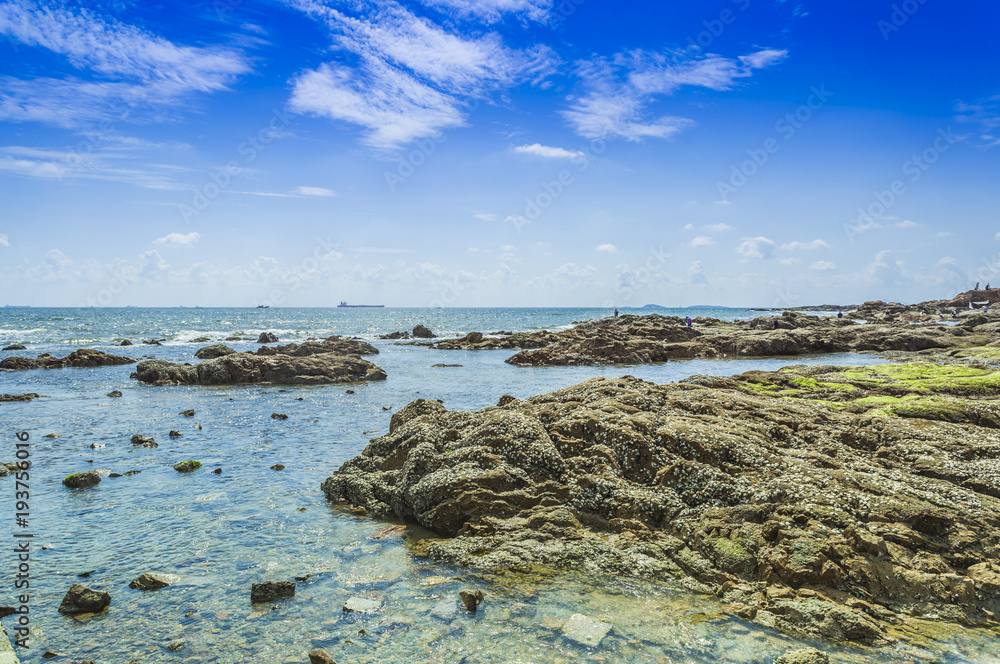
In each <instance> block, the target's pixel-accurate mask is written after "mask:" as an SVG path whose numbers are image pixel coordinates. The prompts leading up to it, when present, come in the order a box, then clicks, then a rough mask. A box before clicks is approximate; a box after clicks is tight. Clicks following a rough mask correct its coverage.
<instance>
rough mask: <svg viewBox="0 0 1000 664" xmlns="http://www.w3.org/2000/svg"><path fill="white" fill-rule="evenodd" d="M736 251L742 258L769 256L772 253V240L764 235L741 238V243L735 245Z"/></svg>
mask: <svg viewBox="0 0 1000 664" xmlns="http://www.w3.org/2000/svg"><path fill="white" fill-rule="evenodd" d="M736 253H738V254H739V255H741V256H743V258H770V257H771V256H772V254H773V253H774V241H773V240H769V239H767V238H766V237H747V238H743V243H742V244H740V246H738V247H736Z"/></svg>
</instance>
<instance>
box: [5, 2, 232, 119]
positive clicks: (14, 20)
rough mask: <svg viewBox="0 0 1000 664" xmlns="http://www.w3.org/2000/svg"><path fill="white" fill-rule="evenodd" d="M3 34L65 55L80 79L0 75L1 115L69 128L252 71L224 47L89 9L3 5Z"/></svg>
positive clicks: (221, 84) (215, 87) (173, 99)
mask: <svg viewBox="0 0 1000 664" xmlns="http://www.w3.org/2000/svg"><path fill="white" fill-rule="evenodd" d="M0 35H6V36H7V37H9V38H10V39H12V40H15V41H16V42H18V43H20V44H23V45H25V46H28V47H37V48H44V49H47V50H49V51H51V52H53V53H55V54H57V55H60V56H63V57H65V58H66V61H67V62H68V63H69V65H70V66H72V67H73V68H74V69H76V70H78V71H79V72H80V76H66V77H64V78H51V77H43V78H28V77H25V78H15V77H11V76H6V77H2V78H0V90H2V92H0V119H2V120H12V121H35V122H42V123H46V124H53V125H57V126H62V127H69V128H74V127H78V126H80V125H81V124H84V123H87V122H92V121H94V120H100V119H105V118H107V117H109V116H110V115H114V116H116V117H125V116H126V115H127V114H128V113H127V111H128V110H129V109H131V108H135V107H139V106H147V107H158V108H163V107H166V106H170V105H173V104H176V103H178V102H179V101H182V100H184V99H187V98H188V97H189V96H190V95H192V94H195V93H211V92H218V91H220V90H224V89H226V88H228V87H229V86H230V85H231V84H232V83H233V82H234V81H235V80H236V79H237V77H238V76H240V75H241V74H244V73H246V72H247V71H249V69H250V68H249V65H248V63H247V61H246V59H245V58H244V57H243V56H242V55H241V54H239V53H237V52H235V51H232V50H228V49H224V48H208V47H194V46H183V45H178V44H175V43H173V42H171V41H169V40H166V39H163V38H161V37H157V36H155V35H152V34H150V33H148V32H146V31H145V30H142V29H140V28H137V27H135V26H131V25H126V24H124V23H121V22H118V21H114V20H106V19H103V18H101V17H99V16H97V15H96V14H95V13H93V12H91V11H88V10H86V9H80V10H78V11H76V12H71V11H68V10H66V9H58V8H50V7H43V6H40V5H39V4H36V3H34V2H29V1H28V0H9V1H8V2H4V3H2V4H0Z"/></svg>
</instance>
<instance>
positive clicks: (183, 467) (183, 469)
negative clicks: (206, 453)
mask: <svg viewBox="0 0 1000 664" xmlns="http://www.w3.org/2000/svg"><path fill="white" fill-rule="evenodd" d="M199 468H201V461H195V460H194V459H188V460H187V461H181V462H180V463H175V464H174V470H176V471H177V472H178V473H193V472H194V471H196V470H198V469H199Z"/></svg>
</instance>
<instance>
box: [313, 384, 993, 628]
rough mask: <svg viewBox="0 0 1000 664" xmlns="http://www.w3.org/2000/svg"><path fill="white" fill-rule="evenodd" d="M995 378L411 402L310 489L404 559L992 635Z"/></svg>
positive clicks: (761, 616)
mask: <svg viewBox="0 0 1000 664" xmlns="http://www.w3.org/2000/svg"><path fill="white" fill-rule="evenodd" d="M998 396H1000V371H998V370H996V369H993V368H989V367H970V366H938V365H931V364H899V365H878V366H872V367H832V366H809V367H804V366H800V367H790V368H787V369H784V370H782V371H778V372H750V373H747V374H743V375H740V376H735V377H732V378H715V377H708V376H695V377H692V378H691V379H688V380H687V381H685V382H682V383H677V384H670V385H655V384H652V383H648V382H644V381H642V380H639V379H635V378H632V377H630V376H626V377H624V378H620V379H606V378H595V379H592V380H589V381H586V382H584V383H581V384H579V385H576V386H573V387H570V388H567V389H564V390H560V391H557V392H553V393H550V394H544V395H540V396H536V397H532V398H529V399H522V400H518V399H513V398H511V399H506V400H501V403H502V404H503V405H501V406H497V407H492V408H486V409H483V410H480V411H477V412H461V411H455V412H451V411H448V410H446V409H445V408H444V407H443V406H442V405H441V404H440V403H438V402H437V401H431V400H425V399H421V400H417V401H414V402H412V403H410V404H409V405H407V406H406V407H405V408H403V409H402V410H400V411H398V412H396V413H395V414H394V415H393V417H392V421H391V423H390V429H389V433H388V434H386V435H384V436H382V437H379V438H374V439H372V441H371V442H370V444H369V445H368V447H367V448H366V449H365V451H364V453H363V454H362V455H360V456H358V457H356V458H354V459H352V460H350V461H348V462H347V463H345V464H344V465H343V466H342V467H341V468H340V469H339V470H338V471H337V472H336V473H335V474H334V475H333V476H332V477H330V478H328V479H327V480H326V481H325V482H324V483H323V485H322V488H323V491H324V493H325V494H326V496H327V498H328V499H329V500H331V501H333V502H334V503H338V504H348V505H351V506H354V507H360V508H363V509H365V510H367V511H368V513H369V514H371V515H373V516H377V517H385V518H391V519H393V520H395V519H403V520H407V521H410V522H416V523H419V524H420V525H422V526H424V527H426V528H429V529H431V530H433V531H435V532H437V533H438V534H439V535H441V536H442V538H441V539H429V540H423V541H421V542H420V543H418V544H417V545H415V546H416V551H417V552H418V553H421V554H425V555H428V556H430V557H432V558H435V559H439V560H446V561H450V562H455V563H458V564H462V565H469V566H474V567H477V568H481V569H487V570H500V569H508V568H530V567H532V566H536V565H542V566H550V567H561V568H573V569H577V570H583V571H590V572H594V573H609V574H625V575H636V576H643V577H647V578H655V579H660V580H664V581H677V582H679V583H680V584H681V585H683V586H685V587H687V588H689V589H692V590H696V591H702V592H706V593H714V594H717V595H719V596H720V597H721V598H722V599H723V602H724V605H725V606H726V607H727V610H728V611H729V612H731V613H733V614H736V615H738V616H741V617H743V618H746V619H749V620H754V621H756V622H758V623H760V624H762V625H766V626H769V627H774V628H778V629H781V630H785V631H790V632H797V633H803V634H808V635H812V636H819V637H823V638H827V639H832V640H838V641H856V642H864V643H880V642H885V641H888V640H890V639H891V636H890V630H891V629H893V626H894V625H899V624H902V623H905V622H906V621H907V620H908V619H910V618H914V619H920V618H927V619H935V620H945V621H952V622H956V623H960V624H965V625H977V626H991V627H994V628H995V627H997V626H998V619H997V613H998V612H1000V563H998V562H997V559H998V556H1000V529H998V526H1000V406H998V405H997V402H996V397H998Z"/></svg>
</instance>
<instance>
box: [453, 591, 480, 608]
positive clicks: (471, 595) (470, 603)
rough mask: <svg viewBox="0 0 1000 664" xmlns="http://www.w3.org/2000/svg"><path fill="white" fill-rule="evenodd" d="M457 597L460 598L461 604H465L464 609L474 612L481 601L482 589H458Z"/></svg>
mask: <svg viewBox="0 0 1000 664" xmlns="http://www.w3.org/2000/svg"><path fill="white" fill-rule="evenodd" d="M458 596H459V598H461V600H462V604H463V605H464V606H465V610H466V611H468V612H469V613H475V612H476V610H477V609H478V608H479V603H480V602H482V601H483V591H482V590H476V591H474V592H473V591H471V590H460V591H459V592H458Z"/></svg>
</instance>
